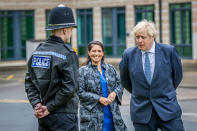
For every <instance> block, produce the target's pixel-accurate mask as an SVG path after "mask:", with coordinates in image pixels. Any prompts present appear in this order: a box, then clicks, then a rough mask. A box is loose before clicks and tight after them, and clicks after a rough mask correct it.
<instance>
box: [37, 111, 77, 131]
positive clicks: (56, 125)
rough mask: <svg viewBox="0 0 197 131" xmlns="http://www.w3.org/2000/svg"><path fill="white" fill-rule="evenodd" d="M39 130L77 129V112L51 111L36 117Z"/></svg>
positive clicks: (75, 130) (61, 130) (66, 130)
mask: <svg viewBox="0 0 197 131" xmlns="http://www.w3.org/2000/svg"><path fill="white" fill-rule="evenodd" d="M38 123H39V128H38V130H39V131H78V118H77V114H67V113H53V114H49V115H48V116H46V117H44V118H41V119H38Z"/></svg>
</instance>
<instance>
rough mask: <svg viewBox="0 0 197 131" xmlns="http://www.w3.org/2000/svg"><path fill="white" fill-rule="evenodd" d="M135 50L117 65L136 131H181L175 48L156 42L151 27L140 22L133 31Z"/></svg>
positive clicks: (179, 69) (178, 63) (179, 74)
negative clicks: (129, 98) (129, 101)
mask: <svg viewBox="0 0 197 131" xmlns="http://www.w3.org/2000/svg"><path fill="white" fill-rule="evenodd" d="M133 33H134V36H135V39H136V43H137V46H135V47H133V48H129V49H126V50H125V51H124V53H123V55H122V60H121V62H120V65H119V68H120V77H121V83H122V86H123V87H124V88H125V89H127V90H128V91H129V92H130V93H131V94H132V95H131V103H130V113H131V120H132V121H133V125H134V128H135V130H136V131H157V129H158V128H160V129H161V130H162V131H184V127H183V123H182V120H181V113H182V111H181V108H180V106H179V104H178V101H177V98H176V88H177V87H178V85H179V83H180V82H181V80H182V64H181V60H180V58H179V56H178V54H177V51H176V49H175V47H173V46H171V45H167V44H161V43H157V42H156V41H155V37H156V29H155V25H154V23H152V22H150V21H147V20H143V21H141V22H139V23H138V24H137V25H136V26H135V27H134V29H133Z"/></svg>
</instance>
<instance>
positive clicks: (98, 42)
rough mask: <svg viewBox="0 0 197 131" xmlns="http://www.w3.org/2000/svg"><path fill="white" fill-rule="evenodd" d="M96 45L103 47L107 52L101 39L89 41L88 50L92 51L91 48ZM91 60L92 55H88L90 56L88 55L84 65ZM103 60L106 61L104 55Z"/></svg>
mask: <svg viewBox="0 0 197 131" xmlns="http://www.w3.org/2000/svg"><path fill="white" fill-rule="evenodd" d="M94 45H98V46H100V47H101V48H102V51H103V52H105V50H104V46H103V43H101V42H100V41H91V42H89V43H88V50H87V51H91V49H92V47H93V46H94ZM87 54H88V53H87ZM90 61H91V59H90V56H89V55H88V56H87V60H86V62H85V63H84V64H83V65H87V64H88V63H89V62H90ZM102 62H104V56H103V58H102Z"/></svg>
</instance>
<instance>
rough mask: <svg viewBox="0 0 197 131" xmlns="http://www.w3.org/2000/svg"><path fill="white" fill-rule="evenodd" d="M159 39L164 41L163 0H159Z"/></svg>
mask: <svg viewBox="0 0 197 131" xmlns="http://www.w3.org/2000/svg"><path fill="white" fill-rule="evenodd" d="M159 32H160V33H159V39H160V42H161V43H162V41H163V40H162V0H159Z"/></svg>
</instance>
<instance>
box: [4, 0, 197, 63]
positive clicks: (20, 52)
mask: <svg viewBox="0 0 197 131" xmlns="http://www.w3.org/2000/svg"><path fill="white" fill-rule="evenodd" d="M58 4H64V5H66V6H69V7H71V8H72V9H73V12H74V15H75V19H76V22H77V24H78V28H77V29H74V30H73V35H72V40H71V44H72V47H73V48H75V49H77V50H78V54H79V57H80V58H83V57H84V56H86V47H87V44H88V42H90V41H91V40H99V41H102V42H103V43H104V46H105V51H106V56H107V58H110V59H112V58H113V59H120V58H121V54H122V53H123V51H124V49H126V48H129V47H133V46H135V40H134V37H133V35H132V32H131V31H132V28H133V27H134V25H135V24H136V23H137V22H139V21H140V20H143V19H147V20H151V21H153V22H154V23H155V24H156V28H157V31H158V35H157V37H156V41H157V42H162V43H166V44H171V45H174V46H176V49H177V51H178V53H179V55H180V56H181V57H182V58H183V59H194V60H196V59H197V17H195V14H196V13H197V1H196V0H148V1H147V0H48V1H42V0H34V1H32V0H15V1H13V0H1V1H0V45H1V46H0V49H1V54H0V61H7V60H21V59H24V60H25V57H26V53H25V50H26V40H30V39H34V40H44V39H46V38H47V37H48V36H49V34H50V33H49V32H46V31H45V30H44V28H45V26H46V24H47V23H48V20H47V17H48V14H49V11H50V9H51V8H53V7H55V6H57V5H58Z"/></svg>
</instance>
